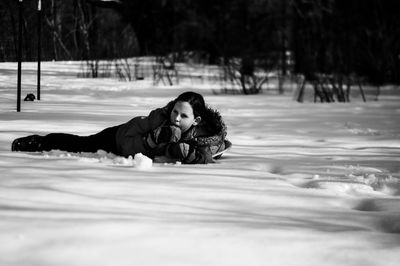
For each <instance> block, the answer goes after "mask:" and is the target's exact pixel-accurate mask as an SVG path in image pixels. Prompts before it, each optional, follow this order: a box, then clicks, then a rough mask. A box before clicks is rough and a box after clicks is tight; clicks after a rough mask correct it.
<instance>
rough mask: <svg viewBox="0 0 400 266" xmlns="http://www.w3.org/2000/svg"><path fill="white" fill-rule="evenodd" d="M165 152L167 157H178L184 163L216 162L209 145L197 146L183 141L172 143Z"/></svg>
mask: <svg viewBox="0 0 400 266" xmlns="http://www.w3.org/2000/svg"><path fill="white" fill-rule="evenodd" d="M179 144H181V145H179ZM182 144H184V145H182ZM186 147H187V148H186ZM183 149H184V150H183ZM165 152H166V154H165V155H166V156H167V157H169V158H172V159H176V160H177V161H180V162H182V163H183V164H207V163H213V162H214V160H213V158H212V153H211V149H210V147H209V146H196V145H193V144H188V143H182V142H181V143H171V144H169V145H168V147H167V148H166V151H165Z"/></svg>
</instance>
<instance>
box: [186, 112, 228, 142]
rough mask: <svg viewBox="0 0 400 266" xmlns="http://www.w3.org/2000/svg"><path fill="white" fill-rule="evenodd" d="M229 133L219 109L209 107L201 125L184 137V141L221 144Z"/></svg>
mask: <svg viewBox="0 0 400 266" xmlns="http://www.w3.org/2000/svg"><path fill="white" fill-rule="evenodd" d="M226 135H227V127H226V125H225V123H224V121H223V119H222V117H221V115H220V113H219V112H218V111H217V110H214V109H212V108H210V107H207V109H206V112H205V114H203V117H202V121H201V123H200V124H199V125H197V126H195V127H193V128H191V129H190V130H189V131H188V132H186V133H185V134H184V136H183V137H182V139H183V141H188V142H189V143H192V144H195V145H197V146H220V145H221V143H223V142H224V139H225V137H226Z"/></svg>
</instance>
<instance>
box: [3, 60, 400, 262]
mask: <svg viewBox="0 0 400 266" xmlns="http://www.w3.org/2000/svg"><path fill="white" fill-rule="evenodd" d="M16 67H17V66H16V64H15V63H1V64H0V90H1V91H0V93H1V98H0V171H1V174H0V175H1V176H0V246H1V247H0V265H2V266H3V265H18V266H20V265H41V266H47V265H48V266H54V265H57V266H60V265H66V266H71V265H72V266H75V265H202V266H204V265H218V266H220V265H246V266H247V265H270V266H271V265H272V266H273V265H279V266H290V265H308V266H313V265H315V266H320V265H335V266H336V265H354V266H358V265H365V266H370V265H371V266H372V265H385V266H389V265H398V262H399V260H400V245H399V244H400V204H399V203H400V200H399V199H400V198H399V196H400V182H399V180H400V163H399V161H400V123H399V122H400V118H399V115H400V105H399V103H400V98H399V92H398V90H396V88H386V89H385V88H384V89H383V91H382V95H381V96H380V97H379V101H372V100H371V99H372V98H373V97H370V98H369V100H370V101H368V102H367V103H363V102H362V101H361V99H360V97H354V98H353V101H352V103H349V104H340V103H334V104H314V103H311V102H305V103H303V104H299V103H297V102H295V101H293V95H292V93H287V94H286V95H277V94H276V93H275V92H273V91H265V92H264V93H262V94H260V95H250V96H242V95H224V94H215V93H214V92H215V88H216V87H218V84H215V83H212V82H207V80H203V79H202V80H200V79H186V80H182V81H181V82H180V83H179V85H176V86H171V87H169V86H153V84H152V82H151V81H150V80H147V79H145V80H142V81H135V82H120V81H117V80H116V79H82V78H77V74H78V73H79V63H73V62H46V63H43V64H42V69H43V74H42V100H41V101H35V102H22V112H21V113H17V112H16V111H15V109H16V101H15V99H16V80H17V77H16ZM35 69H36V65H35V64H33V63H24V64H23V73H24V75H23V79H22V84H23V93H22V96H23V97H24V96H25V95H26V94H27V93H35V94H36V91H35V90H36V72H35ZM185 90H195V91H198V92H201V93H202V94H203V95H204V96H205V99H206V101H207V102H208V103H209V104H210V105H211V106H212V107H214V108H216V109H218V110H219V111H220V112H221V114H222V115H223V117H224V119H225V121H226V123H227V125H228V139H229V140H230V141H232V143H233V147H232V149H231V150H230V151H229V152H227V153H226V154H224V156H223V157H222V159H221V160H219V161H218V162H217V163H215V164H209V165H181V164H171V163H163V162H157V161H156V162H151V161H149V160H148V158H145V157H143V156H140V155H138V156H137V157H135V158H122V157H118V156H115V155H113V154H107V153H105V152H104V151H99V152H98V153H93V154H92V153H80V154H74V153H68V152H63V151H50V152H45V153H21V152H11V151H10V146H11V142H12V140H13V139H14V138H17V137H22V136H25V135H28V134H47V133H50V132H69V133H74V134H81V135H85V134H92V133H95V132H97V131H99V130H101V129H103V128H105V127H108V126H113V125H116V124H119V123H124V122H126V121H128V120H129V119H130V118H132V117H134V116H137V115H146V114H148V112H149V111H150V110H152V109H154V108H156V107H159V106H163V105H164V104H166V103H167V102H168V101H169V100H171V99H173V98H175V97H176V96H177V95H178V94H179V93H181V92H183V91H185Z"/></svg>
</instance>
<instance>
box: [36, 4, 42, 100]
mask: <svg viewBox="0 0 400 266" xmlns="http://www.w3.org/2000/svg"><path fill="white" fill-rule="evenodd" d="M41 24H42V1H41V0H38V26H37V27H38V33H37V34H38V50H37V60H38V65H37V99H38V100H40V61H41V50H42V49H41Z"/></svg>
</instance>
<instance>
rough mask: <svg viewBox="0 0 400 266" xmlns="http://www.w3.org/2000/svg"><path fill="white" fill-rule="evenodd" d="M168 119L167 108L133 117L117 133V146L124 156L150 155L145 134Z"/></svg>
mask: <svg viewBox="0 0 400 266" xmlns="http://www.w3.org/2000/svg"><path fill="white" fill-rule="evenodd" d="M167 120H168V114H167V110H166V109H165V108H158V109H155V110H153V111H151V112H150V114H149V115H148V116H138V117H134V118H133V119H131V120H130V121H128V122H127V123H125V124H123V125H122V126H121V128H120V130H119V132H118V133H117V146H118V148H119V150H120V152H121V154H122V155H123V156H125V157H128V156H129V155H132V156H134V155H135V154H136V153H142V154H144V155H146V156H152V152H151V150H150V149H149V147H148V145H147V143H146V137H147V134H148V133H149V132H150V131H152V130H154V129H156V128H157V127H159V126H160V125H162V124H163V123H164V122H165V121H167Z"/></svg>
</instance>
